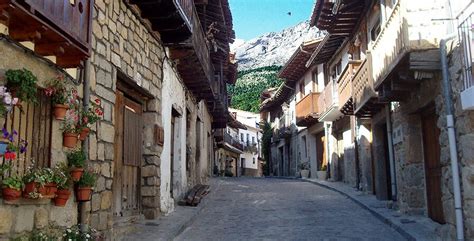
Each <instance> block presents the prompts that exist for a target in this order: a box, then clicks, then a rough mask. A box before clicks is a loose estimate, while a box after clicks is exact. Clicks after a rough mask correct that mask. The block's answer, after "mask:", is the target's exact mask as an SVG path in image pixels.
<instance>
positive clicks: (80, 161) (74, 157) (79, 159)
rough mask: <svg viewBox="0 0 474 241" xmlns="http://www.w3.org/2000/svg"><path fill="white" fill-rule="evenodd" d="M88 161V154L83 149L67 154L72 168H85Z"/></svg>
mask: <svg viewBox="0 0 474 241" xmlns="http://www.w3.org/2000/svg"><path fill="white" fill-rule="evenodd" d="M86 159H87V156H86V153H84V151H83V150H81V149H79V150H77V151H72V152H69V153H68V154H67V163H68V165H69V166H70V167H79V168H80V167H84V165H85V162H86Z"/></svg>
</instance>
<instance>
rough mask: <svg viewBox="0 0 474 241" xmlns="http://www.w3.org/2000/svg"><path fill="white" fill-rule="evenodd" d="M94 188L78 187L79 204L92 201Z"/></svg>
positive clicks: (77, 197) (77, 198)
mask: <svg viewBox="0 0 474 241" xmlns="http://www.w3.org/2000/svg"><path fill="white" fill-rule="evenodd" d="M91 194H92V187H78V188H77V189H76V200H77V201H78V202H84V201H90V200H91Z"/></svg>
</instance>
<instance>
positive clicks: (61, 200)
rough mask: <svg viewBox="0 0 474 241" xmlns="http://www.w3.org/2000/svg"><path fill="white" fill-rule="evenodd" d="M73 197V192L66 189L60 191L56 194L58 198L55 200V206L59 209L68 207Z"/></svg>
mask: <svg viewBox="0 0 474 241" xmlns="http://www.w3.org/2000/svg"><path fill="white" fill-rule="evenodd" d="M69 196H71V191H69V190H66V189H60V190H58V191H57V192H56V197H55V198H54V199H53V201H54V205H55V206H58V207H64V206H66V203H67V200H69Z"/></svg>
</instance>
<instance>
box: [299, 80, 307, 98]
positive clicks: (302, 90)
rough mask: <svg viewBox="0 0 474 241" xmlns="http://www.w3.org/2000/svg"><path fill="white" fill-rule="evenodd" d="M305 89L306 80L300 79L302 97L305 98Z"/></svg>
mask: <svg viewBox="0 0 474 241" xmlns="http://www.w3.org/2000/svg"><path fill="white" fill-rule="evenodd" d="M305 94H306V93H305V90H304V80H302V81H300V98H301V99H303V97H304V96H305Z"/></svg>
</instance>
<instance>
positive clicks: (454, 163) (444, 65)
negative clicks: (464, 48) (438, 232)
mask: <svg viewBox="0 0 474 241" xmlns="http://www.w3.org/2000/svg"><path fill="white" fill-rule="evenodd" d="M454 37H456V35H451V36H449V37H446V38H444V39H442V40H441V41H440V54H441V70H442V73H443V84H442V85H443V96H444V101H445V106H446V107H445V108H446V120H447V129H448V140H449V154H450V158H451V171H452V175H453V190H454V208H455V214H456V236H457V240H459V241H463V240H464V220H463V213H462V203H461V200H462V199H461V184H460V180H459V165H458V151H457V146H456V135H455V130H454V115H453V101H452V92H451V85H450V83H449V69H448V57H447V51H446V42H447V41H448V40H450V39H452V38H454Z"/></svg>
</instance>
